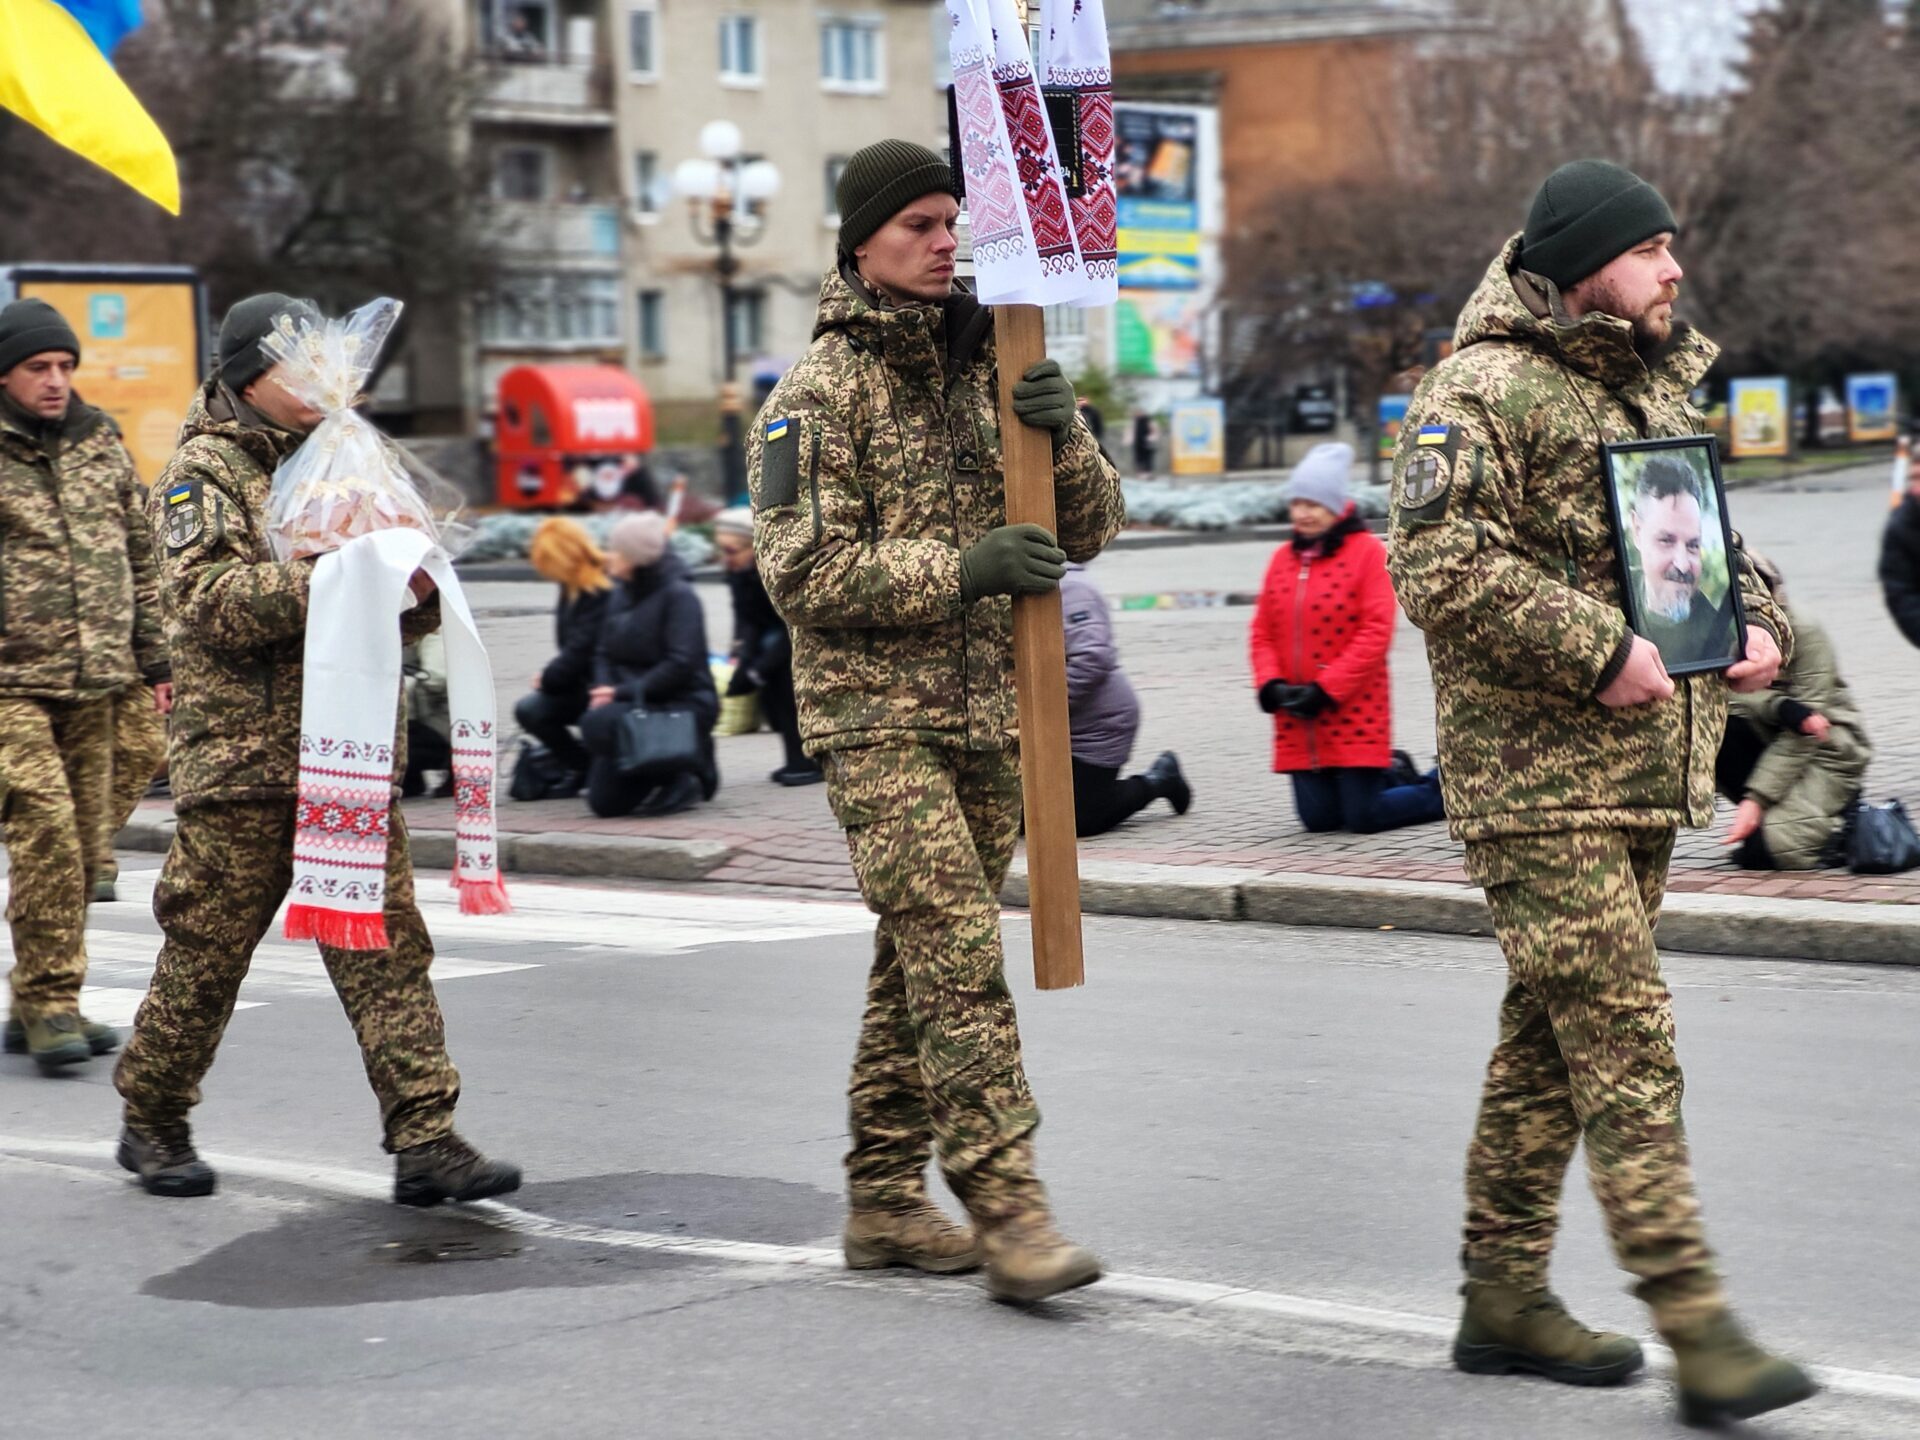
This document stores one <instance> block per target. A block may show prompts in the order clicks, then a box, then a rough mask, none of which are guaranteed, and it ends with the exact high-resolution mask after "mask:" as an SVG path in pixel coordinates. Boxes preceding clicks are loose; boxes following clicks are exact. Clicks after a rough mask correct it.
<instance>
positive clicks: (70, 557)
mask: <svg viewBox="0 0 1920 1440" xmlns="http://www.w3.org/2000/svg"><path fill="white" fill-rule="evenodd" d="M145 501H146V492H145V491H144V490H143V489H142V487H141V484H140V477H139V476H138V475H137V474H136V473H135V471H134V468H133V457H132V456H130V455H128V454H127V447H126V446H124V445H122V444H121V443H120V432H119V430H118V429H117V428H116V427H115V425H114V423H113V421H112V420H110V419H108V418H107V415H106V413H105V412H104V411H100V410H96V409H94V408H93V407H92V406H91V405H87V404H84V403H82V401H81V400H80V398H79V397H78V396H75V397H74V399H73V404H72V405H71V406H70V407H69V409H68V412H67V419H66V423H65V424H64V425H63V426H61V427H60V428H59V429H58V430H57V431H53V430H46V429H42V428H41V427H39V426H37V425H35V424H33V423H32V422H31V421H29V420H28V419H27V418H26V417H25V416H23V415H22V414H21V413H20V412H18V411H16V410H15V409H14V408H13V407H12V406H11V405H5V404H0V695H9V696H20V697H32V698H36V699H43V700H73V699H77V698H79V697H81V696H85V695H101V694H105V693H107V692H109V691H113V690H118V689H121V688H123V687H125V686H127V685H131V684H132V683H133V682H134V681H135V680H145V681H147V682H148V683H150V684H151V683H153V682H155V681H159V680H165V679H166V678H167V675H168V667H167V651H166V646H165V644H164V643H163V642H162V640H161V636H160V608H159V603H158V595H157V593H156V584H157V579H158V576H157V568H156V566H155V563H154V556H153V542H152V539H151V537H150V535H149V533H148V530H147V522H146V513H145Z"/></svg>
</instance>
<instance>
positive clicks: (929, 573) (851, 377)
mask: <svg viewBox="0 0 1920 1440" xmlns="http://www.w3.org/2000/svg"><path fill="white" fill-rule="evenodd" d="M813 334H814V339H813V345H812V347H811V348H810V349H809V350H808V351H807V353H806V355H805V356H804V357H802V359H801V360H800V362H799V363H798V364H797V365H795V366H794V367H793V369H792V370H791V371H789V372H788V373H787V375H786V378H784V379H783V380H781V382H780V383H779V385H778V386H776V387H775V388H774V391H773V394H772V395H771V396H769V397H768V399H767V403H766V406H765V408H763V409H762V410H761V412H760V416H759V418H758V420H756V421H755V423H754V427H753V434H752V436H751V437H750V440H749V446H748V459H747V470H748V476H749V480H750V484H751V489H752V493H753V501H754V548H755V550H756V551H757V552H758V556H759V566H760V575H761V578H762V579H763V580H765V582H766V586H767V593H768V595H769V596H771V597H772V600H773V603H774V606H775V608H776V609H778V610H779V612H780V614H781V616H782V617H783V618H784V619H785V620H786V621H787V623H788V625H789V626H791V627H792V634H793V681H794V692H795V695H796V697H797V699H798V702H799V711H800V728H801V733H802V736H803V738H804V740H805V742H806V747H807V749H808V750H809V751H810V752H812V753H815V754H818V753H819V752H821V751H825V750H840V749H850V748H853V747H856V746H863V745H884V744H901V743H929V744H940V745H950V746H956V747H962V748H966V749H975V750H997V749H1003V748H1005V747H1006V746H1008V745H1010V744H1011V743H1012V742H1013V739H1014V736H1015V733H1016V724H1015V708H1014V688H1013V604H1012V602H1011V601H1010V600H1009V599H1007V598H1006V597H1005V596H995V597H989V598H987V599H982V600H980V601H977V602H976V603H975V604H973V605H971V606H969V605H966V604H964V603H963V602H962V601H961V598H960V552H961V551H962V550H963V549H965V548H966V547H967V546H969V545H971V544H973V543H974V542H975V541H977V540H978V539H979V538H980V537H981V536H982V535H984V534H986V532H987V531H989V530H992V529H994V528H996V527H997V526H1000V525H1004V524H1006V520H1007V507H1006V493H1005V488H1004V485H1003V482H1002V477H1001V473H1000V413H999V399H998V396H999V389H998V384H999V381H998V371H997V368H996V366H995V363H994V345H993V329H992V314H991V312H990V311H988V310H987V309H985V308H983V307H981V306H980V305H979V304H977V303H976V302H975V301H974V300H973V298H972V297H971V296H970V295H965V294H956V295H954V296H953V297H951V298H950V299H949V300H948V301H946V303H945V304H944V305H903V306H900V307H898V308H893V309H883V308H881V307H879V306H878V305H876V304H874V303H873V302H872V301H871V300H870V299H868V298H867V297H866V296H865V295H864V294H863V293H861V292H860V291H858V290H856V289H855V288H854V286H853V285H852V284H851V283H849V282H848V280H847V279H846V278H845V277H844V276H842V275H841V274H840V273H839V272H837V271H835V272H833V273H830V274H829V275H828V276H827V277H826V281H825V283H824V284H823V285H822V286H821V289H820V311H819V316H818V319H817V320H816V321H815V324H814V332H813ZM1053 484H1054V497H1055V503H1056V506H1057V509H1058V521H1059V530H1060V537H1059V538H1060V545H1061V548H1062V549H1064V550H1065V551H1066V552H1067V554H1068V555H1069V556H1070V557H1071V558H1072V559H1075V560H1081V561H1084V560H1090V559H1092V558H1093V557H1094V556H1095V555H1097V554H1098V553H1099V552H1100V550H1101V548H1102V547H1103V546H1105V545H1106V543H1107V542H1108V541H1109V540H1111V539H1112V538H1113V537H1114V536H1115V535H1116V534H1117V533H1119V530H1120V527H1121V525H1122V524H1123V523H1125V519H1126V509H1125V502H1124V501H1123V500H1122V499H1121V495H1120V480H1119V476H1118V475H1116V474H1115V473H1114V469H1113V467H1112V466H1111V465H1110V464H1108V463H1107V461H1106V460H1105V459H1104V458H1103V457H1102V456H1101V454H1100V447H1099V446H1098V445H1097V444H1096V443H1095V441H1094V438H1093V436H1092V434H1091V433H1090V432H1089V431H1088V430H1087V428H1086V425H1085V423H1084V422H1083V421H1081V420H1079V419H1076V420H1075V421H1074V423H1073V430H1072V432H1071V434H1070V435H1069V437H1068V439H1067V441H1066V443H1065V444H1064V445H1062V446H1061V447H1060V448H1059V451H1058V453H1057V454H1056V456H1055V458H1054V469H1053Z"/></svg>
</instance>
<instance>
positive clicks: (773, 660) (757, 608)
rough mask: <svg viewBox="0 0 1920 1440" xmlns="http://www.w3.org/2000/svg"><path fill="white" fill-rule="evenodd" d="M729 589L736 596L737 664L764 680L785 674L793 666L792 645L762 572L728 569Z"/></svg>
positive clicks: (735, 646) (734, 600)
mask: <svg viewBox="0 0 1920 1440" xmlns="http://www.w3.org/2000/svg"><path fill="white" fill-rule="evenodd" d="M727 589H728V591H729V592H730V593H731V594H732V596H733V658H734V662H735V663H736V664H738V665H740V666H742V667H743V668H745V669H747V670H751V671H752V672H753V673H754V674H755V675H758V676H759V677H760V679H761V680H762V681H766V680H769V679H777V678H778V677H780V676H782V675H785V674H786V672H787V669H788V667H789V666H790V665H791V664H792V663H793V642H792V641H791V640H789V639H788V638H787V622H786V621H784V620H782V619H781V618H780V612H779V611H778V610H775V609H774V608H773V600H772V598H771V597H770V596H768V594H767V586H766V582H765V581H763V580H762V579H761V578H760V572H759V570H757V569H747V570H729V571H728V572H727Z"/></svg>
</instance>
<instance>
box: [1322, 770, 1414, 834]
mask: <svg viewBox="0 0 1920 1440" xmlns="http://www.w3.org/2000/svg"><path fill="white" fill-rule="evenodd" d="M1292 779H1293V805H1294V808H1295V809H1296V810H1298V811H1299V812H1300V823H1301V824H1302V825H1304V826H1306V827H1307V829H1309V830H1313V831H1323V830H1351V831H1352V832H1353V833H1354V834H1356V835H1372V834H1374V833H1376V832H1377V831H1381V830H1398V829H1399V828H1400V827H1401V826H1402V825H1425V824H1428V823H1429V822H1431V821H1434V820H1444V819H1446V818H1447V811H1446V807H1445V806H1444V805H1442V804H1441V802H1440V772H1439V771H1438V770H1429V771H1428V772H1427V773H1426V774H1425V775H1423V776H1422V777H1421V778H1420V781H1419V783H1417V784H1414V785H1393V786H1389V785H1388V784H1387V783H1386V781H1387V772H1386V771H1385V770H1352V769H1336V770H1299V771H1295V772H1294V774H1293V777H1292Z"/></svg>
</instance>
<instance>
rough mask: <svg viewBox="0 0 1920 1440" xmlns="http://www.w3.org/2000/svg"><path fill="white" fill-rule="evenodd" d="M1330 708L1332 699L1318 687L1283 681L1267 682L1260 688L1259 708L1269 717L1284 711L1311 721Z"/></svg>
mask: <svg viewBox="0 0 1920 1440" xmlns="http://www.w3.org/2000/svg"><path fill="white" fill-rule="evenodd" d="M1332 706H1333V699H1332V697H1331V696H1329V695H1328V694H1327V692H1326V691H1324V690H1322V689H1321V688H1320V687H1319V686H1318V685H1289V684H1288V683H1287V682H1286V681H1284V680H1269V681H1268V682H1267V683H1266V684H1264V685H1262V686H1261V687H1260V708H1261V709H1262V710H1264V711H1266V712H1267V714H1269V715H1272V714H1275V713H1276V712H1278V711H1281V710H1284V711H1286V712H1287V713H1288V714H1289V715H1293V716H1297V717H1298V718H1300V719H1302V720H1311V719H1313V718H1314V716H1316V715H1318V714H1319V713H1320V712H1321V711H1323V710H1327V709H1330V708H1332Z"/></svg>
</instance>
